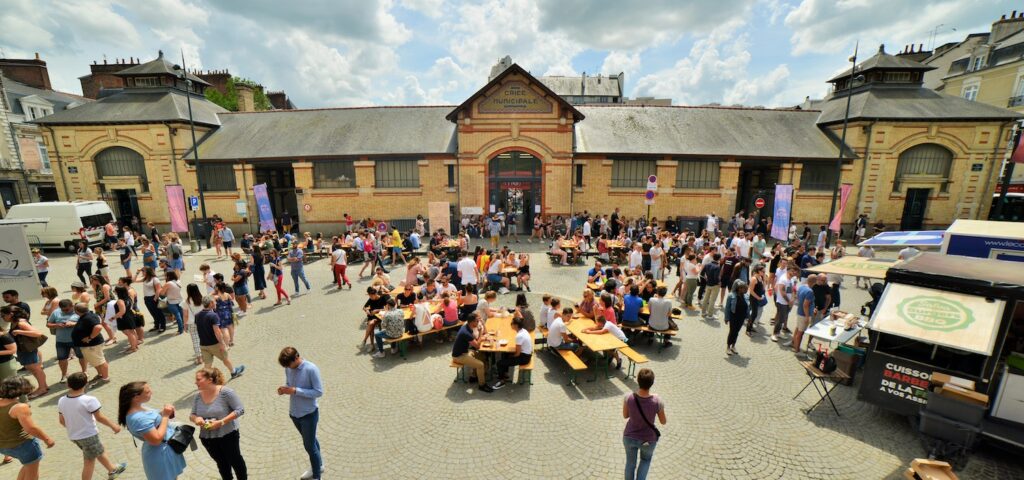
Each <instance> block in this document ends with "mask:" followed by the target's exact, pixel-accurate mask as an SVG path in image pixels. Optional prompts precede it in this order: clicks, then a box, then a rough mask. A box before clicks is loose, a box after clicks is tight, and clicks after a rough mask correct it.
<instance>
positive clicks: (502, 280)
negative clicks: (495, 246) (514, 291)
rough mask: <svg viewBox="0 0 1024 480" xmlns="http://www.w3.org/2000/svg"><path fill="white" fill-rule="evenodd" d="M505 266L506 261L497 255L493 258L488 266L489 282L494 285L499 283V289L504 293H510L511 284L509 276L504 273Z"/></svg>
mask: <svg viewBox="0 0 1024 480" xmlns="http://www.w3.org/2000/svg"><path fill="white" fill-rule="evenodd" d="M504 268H505V262H504V261H503V260H502V258H501V257H500V256H497V255H496V256H495V257H494V258H493V259H492V260H491V263H490V265H488V266H487V283H488V284H490V285H492V286H494V285H498V291H499V292H501V293H502V294H505V293H508V292H509V286H510V285H511V282H509V279H508V277H506V276H504V275H503V274H502V273H503V272H502V269H504Z"/></svg>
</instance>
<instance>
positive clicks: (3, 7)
mask: <svg viewBox="0 0 1024 480" xmlns="http://www.w3.org/2000/svg"><path fill="white" fill-rule="evenodd" d="M1016 8H1021V9H1022V10H1024V5H1017V4H1015V3H1014V2H1011V1H1000V0H992V1H981V0H929V1H908V0H714V1H706V0H690V1H681V0H675V1H673V0H647V1H627V0H617V1H615V0H477V1H472V2H458V1H449V0H304V1H291V2H281V1H279V0H248V1H245V2H242V1H233V0H230V1H229V0H147V1H144V2H143V1H135V0H60V1H58V0H0V49H2V53H3V54H4V55H5V56H7V57H11V58H17V57H21V58H31V56H32V55H33V54H34V53H35V52H38V53H39V54H40V55H41V56H42V58H43V59H44V60H46V61H47V63H48V66H49V69H50V78H51V81H52V83H53V85H54V86H55V88H58V89H60V90H64V91H68V92H71V93H81V87H80V84H79V82H78V77H80V76H82V75H86V74H87V73H88V72H89V70H88V65H89V64H90V63H92V62H93V61H102V59H103V58H104V56H106V58H108V59H109V60H111V61H112V60H113V59H116V58H127V57H139V58H141V59H142V60H143V61H146V60H150V59H152V58H154V57H155V56H156V51H157V50H158V49H163V50H164V51H166V52H168V53H169V54H173V55H177V52H179V51H180V50H184V51H185V55H186V57H187V59H188V62H189V64H190V66H193V65H194V66H201V67H203V68H205V69H229V70H230V71H231V72H232V73H233V74H235V75H238V76H242V77H247V78H251V79H253V80H256V81H258V82H260V83H262V84H263V85H265V86H266V87H267V88H268V89H271V90H284V91H286V92H287V93H288V95H289V97H290V98H291V99H292V101H293V102H295V103H296V104H297V105H298V106H299V107H302V108H319V107H334V106H360V105H411V104H458V103H461V102H462V101H463V100H464V99H465V98H466V97H467V96H468V95H470V94H471V93H473V92H474V91H476V90H477V89H478V88H480V87H481V86H482V85H483V84H484V83H486V80H487V74H488V72H489V70H490V66H491V65H493V64H494V63H495V62H496V61H497V60H498V59H499V58H501V57H502V56H504V55H511V56H512V59H513V61H515V62H517V63H519V64H520V65H522V66H523V67H524V68H526V69H527V70H529V71H531V72H532V73H533V74H535V75H579V74H580V73H582V72H586V73H587V74H588V75H594V74H598V73H603V74H614V73H618V72H620V71H621V72H625V73H626V82H625V84H626V94H627V95H628V96H655V97H668V98H672V99H673V101H674V103H676V104H681V105H700V104H708V103H719V104H725V105H734V104H740V105H763V106H769V107H777V106H792V105H795V104H797V103H799V102H800V101H802V100H803V98H804V97H805V96H812V97H820V96H822V95H824V94H825V93H826V92H827V84H825V80H827V79H828V78H829V77H830V76H831V75H832V74H833V73H835V72H837V71H840V70H842V69H844V68H846V67H848V65H847V63H846V58H847V57H848V56H849V55H850V54H851V53H852V50H853V46H854V43H855V42H856V41H858V40H859V41H860V44H861V58H867V57H868V56H870V55H872V54H874V52H876V51H877V49H878V45H879V44H881V43H884V44H886V49H887V51H889V52H896V51H899V50H901V49H902V48H903V46H904V45H906V44H910V43H914V44H921V43H924V44H925V47H926V48H928V47H929V44H930V43H931V37H932V31H933V29H935V27H936V26H938V25H942V26H941V27H940V28H939V30H938V32H937V34H936V40H935V42H934V43H936V44H941V43H944V42H949V41H957V40H961V39H963V37H964V36H965V35H966V34H967V33H972V32H982V31H988V29H989V26H990V24H991V23H992V22H993V21H995V20H997V19H998V18H999V17H1000V15H1003V14H1009V13H1010V11H1011V10H1013V9H1016ZM954 28H955V30H954Z"/></svg>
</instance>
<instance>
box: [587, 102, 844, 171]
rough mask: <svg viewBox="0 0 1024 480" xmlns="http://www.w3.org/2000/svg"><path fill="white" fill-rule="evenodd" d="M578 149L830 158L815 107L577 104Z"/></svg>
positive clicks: (834, 150) (833, 149)
mask: <svg viewBox="0 0 1024 480" xmlns="http://www.w3.org/2000/svg"><path fill="white" fill-rule="evenodd" d="M578 108H579V110H580V111H581V112H583V114H584V115H586V119H585V120H583V121H581V122H579V123H577V124H576V148H577V151H578V152H579V153H623V154H660V155H696V156H700V155H707V156H736V157H763V158H795V159H825V158H830V159H834V158H836V157H837V156H838V154H839V150H838V149H837V147H836V145H835V144H834V143H833V142H832V141H831V140H829V138H828V137H827V136H826V135H825V133H824V132H822V130H821V129H820V128H818V126H817V125H815V120H817V118H818V112H816V111H801V110H767V109H745V108H721V107H635V106H580V107H578Z"/></svg>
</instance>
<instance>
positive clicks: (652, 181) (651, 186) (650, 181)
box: [647, 175, 658, 190]
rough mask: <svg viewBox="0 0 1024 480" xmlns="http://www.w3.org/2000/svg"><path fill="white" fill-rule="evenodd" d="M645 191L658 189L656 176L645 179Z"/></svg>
mask: <svg viewBox="0 0 1024 480" xmlns="http://www.w3.org/2000/svg"><path fill="white" fill-rule="evenodd" d="M647 189H648V190H657V189H658V176H657V175H651V176H649V177H647Z"/></svg>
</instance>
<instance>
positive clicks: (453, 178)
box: [448, 165, 459, 188]
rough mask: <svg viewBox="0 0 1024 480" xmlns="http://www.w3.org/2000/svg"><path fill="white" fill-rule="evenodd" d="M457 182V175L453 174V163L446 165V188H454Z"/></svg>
mask: <svg viewBox="0 0 1024 480" xmlns="http://www.w3.org/2000/svg"><path fill="white" fill-rule="evenodd" d="M458 183H459V176H458V175H456V174H455V165H448V188H455V185H458Z"/></svg>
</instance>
